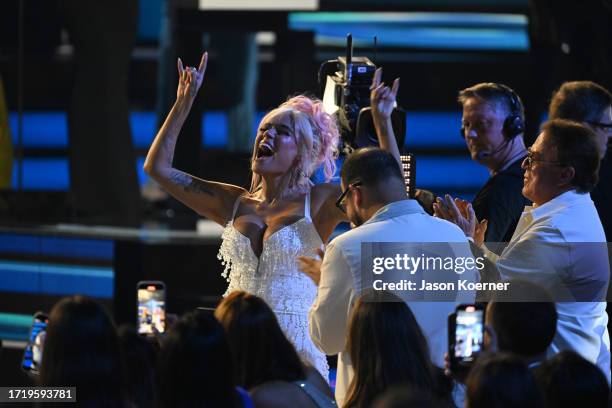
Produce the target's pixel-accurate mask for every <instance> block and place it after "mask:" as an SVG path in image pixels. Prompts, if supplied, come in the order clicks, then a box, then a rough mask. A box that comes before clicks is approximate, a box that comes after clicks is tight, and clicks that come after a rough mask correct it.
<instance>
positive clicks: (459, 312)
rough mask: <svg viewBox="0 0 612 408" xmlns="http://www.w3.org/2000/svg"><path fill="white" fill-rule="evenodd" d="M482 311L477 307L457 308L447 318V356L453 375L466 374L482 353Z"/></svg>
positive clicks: (464, 306)
mask: <svg viewBox="0 0 612 408" xmlns="http://www.w3.org/2000/svg"><path fill="white" fill-rule="evenodd" d="M484 333H485V326H484V310H483V308H482V307H481V306H479V305H460V306H457V309H456V310H455V313H452V314H451V315H450V316H449V317H448V356H449V360H450V369H451V372H453V374H461V373H466V372H467V371H469V369H470V368H471V366H472V364H473V363H474V361H475V360H476V358H477V357H478V355H479V354H480V353H481V352H482V351H483V346H484Z"/></svg>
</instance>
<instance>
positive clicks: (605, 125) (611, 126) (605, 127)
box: [586, 122, 612, 132]
mask: <svg viewBox="0 0 612 408" xmlns="http://www.w3.org/2000/svg"><path fill="white" fill-rule="evenodd" d="M586 123H588V124H589V125H591V126H593V127H598V128H601V129H603V130H605V131H606V132H612V123H601V122H586Z"/></svg>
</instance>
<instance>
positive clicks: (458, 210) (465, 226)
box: [433, 194, 487, 246]
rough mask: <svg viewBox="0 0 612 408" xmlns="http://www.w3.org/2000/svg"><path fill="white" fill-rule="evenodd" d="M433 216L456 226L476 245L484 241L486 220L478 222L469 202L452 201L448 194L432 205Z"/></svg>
mask: <svg viewBox="0 0 612 408" xmlns="http://www.w3.org/2000/svg"><path fill="white" fill-rule="evenodd" d="M433 209H434V215H435V216H436V217H438V218H442V219H444V220H447V221H450V222H452V223H453V224H455V225H457V226H458V227H459V228H461V230H462V231H463V232H464V233H465V235H466V236H468V237H470V238H473V239H474V242H475V243H476V244H477V245H479V246H480V245H481V244H482V242H483V241H484V234H485V232H486V230H487V220H482V221H480V222H478V220H477V219H476V213H475V212H474V208H472V204H471V203H470V202H469V201H465V200H461V199H459V198H455V199H453V198H452V197H451V196H450V195H449V194H446V195H445V196H444V198H441V197H438V198H437V199H436V202H435V203H434V204H433Z"/></svg>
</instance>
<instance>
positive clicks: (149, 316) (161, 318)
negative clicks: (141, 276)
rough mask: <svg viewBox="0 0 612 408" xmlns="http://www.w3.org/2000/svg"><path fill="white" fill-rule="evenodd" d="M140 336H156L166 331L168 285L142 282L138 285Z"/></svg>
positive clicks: (157, 282)
mask: <svg viewBox="0 0 612 408" xmlns="http://www.w3.org/2000/svg"><path fill="white" fill-rule="evenodd" d="M136 291H137V297H138V300H137V304H138V321H137V327H138V334H142V335H144V336H154V335H155V334H157V333H164V332H165V331H166V285H164V283H163V282H161V281H141V282H138V285H137V289H136Z"/></svg>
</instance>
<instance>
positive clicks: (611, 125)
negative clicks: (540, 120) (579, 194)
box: [548, 81, 612, 241]
mask: <svg viewBox="0 0 612 408" xmlns="http://www.w3.org/2000/svg"><path fill="white" fill-rule="evenodd" d="M548 116H549V118H550V119H569V120H573V121H576V122H580V123H582V124H583V125H585V126H586V127H588V128H589V129H591V130H592V131H593V132H594V133H595V135H596V136H597V145H598V146H599V157H600V158H601V160H602V162H601V166H600V169H599V179H600V181H599V183H598V184H597V185H596V186H595V188H594V189H593V190H592V191H591V197H592V198H593V202H594V203H595V207H596V208H597V212H598V213H599V217H600V218H601V223H602V225H603V227H604V232H605V233H606V237H607V239H608V241H612V158H607V159H606V152H607V150H608V143H609V140H610V138H611V137H612V94H611V93H610V92H608V90H607V89H605V88H604V87H602V86H600V85H598V84H596V83H595V82H591V81H573V82H565V83H564V84H563V85H561V87H560V88H559V89H558V90H557V91H556V92H555V93H554V94H553V97H552V100H551V102H550V107H549V110H548Z"/></svg>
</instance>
